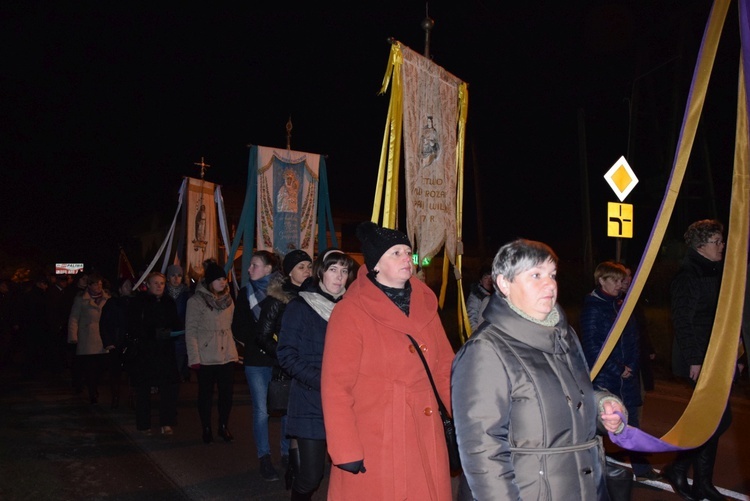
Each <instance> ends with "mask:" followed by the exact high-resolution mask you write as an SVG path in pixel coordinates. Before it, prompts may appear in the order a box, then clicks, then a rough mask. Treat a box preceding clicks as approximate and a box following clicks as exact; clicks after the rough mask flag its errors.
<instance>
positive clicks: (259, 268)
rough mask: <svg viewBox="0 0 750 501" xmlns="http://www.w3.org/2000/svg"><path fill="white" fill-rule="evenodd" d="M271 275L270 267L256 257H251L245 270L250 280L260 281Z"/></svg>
mask: <svg viewBox="0 0 750 501" xmlns="http://www.w3.org/2000/svg"><path fill="white" fill-rule="evenodd" d="M270 273H271V265H270V264H266V263H264V262H263V259H262V258H260V257H258V256H253V258H252V259H251V260H250V266H249V267H248V268H247V274H248V275H249V276H250V280H260V279H261V278H263V277H265V276H266V275H268V274H270Z"/></svg>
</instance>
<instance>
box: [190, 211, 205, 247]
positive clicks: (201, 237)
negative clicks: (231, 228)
mask: <svg viewBox="0 0 750 501" xmlns="http://www.w3.org/2000/svg"><path fill="white" fill-rule="evenodd" d="M206 219H207V218H206V206H205V205H204V204H201V208H200V209H198V212H197V213H196V214H195V238H194V239H193V244H194V245H195V250H196V251H197V250H198V249H201V250H206V244H208V240H206Z"/></svg>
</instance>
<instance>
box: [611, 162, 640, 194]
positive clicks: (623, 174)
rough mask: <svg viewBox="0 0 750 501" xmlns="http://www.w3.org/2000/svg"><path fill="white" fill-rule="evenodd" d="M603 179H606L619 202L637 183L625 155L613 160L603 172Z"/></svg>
mask: <svg viewBox="0 0 750 501" xmlns="http://www.w3.org/2000/svg"><path fill="white" fill-rule="evenodd" d="M604 179H606V180H607V183H609V186H610V187H611V188H612V191H614V192H615V195H617V198H619V199H620V202H622V201H623V200H625V197H627V196H628V195H629V194H630V192H631V191H633V188H635V185H636V184H638V178H637V177H635V173H634V172H633V169H631V168H630V165H629V164H628V161H627V160H625V157H620V159H619V160H618V161H617V162H615V164H614V165H613V166H612V168H611V169H609V170H608V171H607V173H606V174H604Z"/></svg>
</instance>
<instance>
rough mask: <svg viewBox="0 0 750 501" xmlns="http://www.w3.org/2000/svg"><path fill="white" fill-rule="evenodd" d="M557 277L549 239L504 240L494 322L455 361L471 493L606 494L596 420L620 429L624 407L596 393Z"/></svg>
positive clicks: (487, 314) (457, 409) (487, 316)
mask: <svg viewBox="0 0 750 501" xmlns="http://www.w3.org/2000/svg"><path fill="white" fill-rule="evenodd" d="M556 277H557V256H556V255H555V253H554V252H553V251H552V249H550V248H549V247H548V246H547V245H546V244H543V243H541V242H534V241H530V240H524V239H519V240H515V241H513V242H510V243H508V244H506V245H504V246H502V247H501V248H500V250H499V251H498V253H497V255H496V256H495V260H494V263H493V265H492V279H493V284H494V287H495V290H496V293H494V294H493V295H492V296H491V297H490V300H489V303H488V305H487V307H486V309H485V310H484V314H483V315H484V320H485V322H486V323H485V324H484V325H483V326H482V327H480V328H479V329H478V330H477V332H476V333H475V334H474V335H472V336H471V338H469V340H468V341H467V342H466V344H464V346H463V347H462V348H461V349H460V350H459V352H458V353H457V354H456V358H455V359H454V362H453V371H452V377H451V395H452V402H453V417H454V419H455V423H456V431H457V436H458V444H459V450H460V453H461V463H462V466H463V470H464V474H465V476H466V482H467V484H468V487H469V488H470V489H471V496H470V497H471V498H473V499H478V500H496V499H523V500H529V499H544V500H556V499H559V500H566V501H567V500H569V499H581V500H606V499H608V495H607V487H606V481H605V463H604V450H603V446H602V440H601V437H600V436H599V435H598V434H597V426H598V424H601V426H602V427H601V428H600V429H599V431H601V432H603V431H604V430H605V429H606V430H607V431H612V432H615V433H617V432H620V431H622V429H624V423H623V421H622V420H621V418H620V416H618V415H617V414H615V413H614V412H615V411H619V412H621V413H623V414H624V413H625V410H624V406H623V405H622V403H621V402H620V401H619V400H618V399H617V398H616V397H614V396H613V395H611V394H610V393H607V392H599V391H594V388H593V387H592V384H591V380H590V379H589V369H588V367H587V365H586V359H585V358H584V356H583V353H582V351H581V347H580V345H579V343H578V337H577V335H576V333H575V332H574V331H573V329H572V328H571V327H570V326H569V325H568V322H567V319H566V317H565V313H564V312H563V311H562V309H561V308H560V306H559V305H558V304H557V279H556ZM468 497H469V496H468V495H467V493H466V490H465V489H464V492H463V493H462V499H465V498H468Z"/></svg>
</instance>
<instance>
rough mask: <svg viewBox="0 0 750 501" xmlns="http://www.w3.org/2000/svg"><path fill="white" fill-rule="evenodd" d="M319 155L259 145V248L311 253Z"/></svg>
mask: <svg viewBox="0 0 750 501" xmlns="http://www.w3.org/2000/svg"><path fill="white" fill-rule="evenodd" d="M319 164H320V155H317V154H315V153H304V152H299V151H291V150H285V149H276V148H268V147H262V146H261V147H258V183H257V189H258V194H257V196H258V212H257V224H258V235H257V246H258V249H266V250H273V251H274V252H276V253H277V254H279V255H280V256H282V257H283V256H284V255H285V254H287V253H288V252H289V251H291V250H294V249H302V250H303V251H305V252H307V253H308V254H310V255H311V256H313V255H314V246H315V229H316V220H317V218H316V214H317V203H318V165H319Z"/></svg>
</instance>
